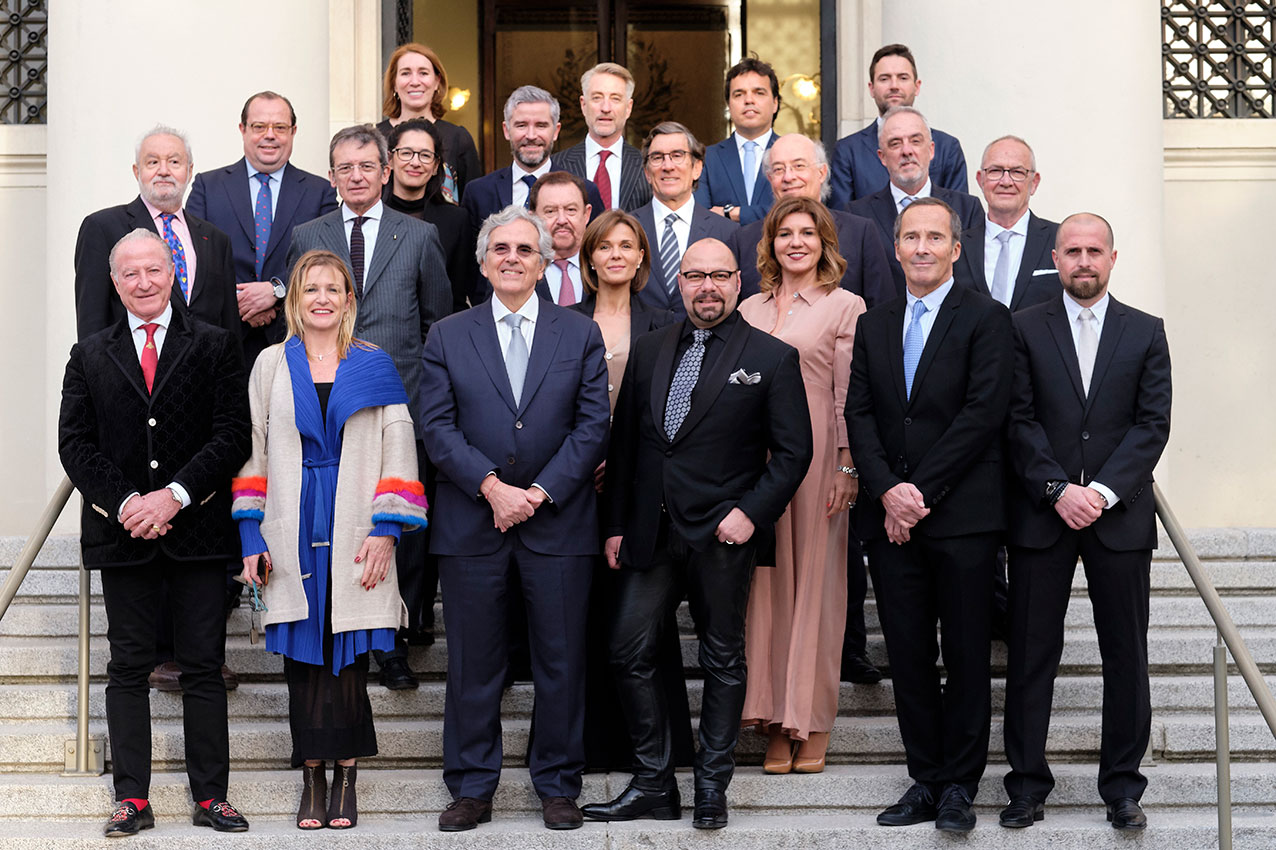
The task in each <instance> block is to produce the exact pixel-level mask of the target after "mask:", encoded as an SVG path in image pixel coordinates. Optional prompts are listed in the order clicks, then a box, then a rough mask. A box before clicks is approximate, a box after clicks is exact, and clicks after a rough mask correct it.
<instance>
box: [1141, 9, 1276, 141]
mask: <svg viewBox="0 0 1276 850" xmlns="http://www.w3.org/2000/svg"><path fill="white" fill-rule="evenodd" d="M1161 24H1162V32H1163V43H1162V46H1161V55H1162V56H1163V57H1164V67H1165V81H1164V83H1163V84H1162V86H1163V89H1164V92H1165V104H1164V109H1165V117H1166V118H1271V117H1272V114H1273V112H1274V111H1276V85H1274V84H1273V82H1272V78H1273V71H1274V69H1276V53H1274V52H1273V41H1274V40H1276V2H1272V0H1266V1H1265V2H1247V0H1216V1H1215V2H1209V0H1163V3H1162V6H1161Z"/></svg>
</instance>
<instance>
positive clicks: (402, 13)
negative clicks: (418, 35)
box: [394, 0, 412, 45]
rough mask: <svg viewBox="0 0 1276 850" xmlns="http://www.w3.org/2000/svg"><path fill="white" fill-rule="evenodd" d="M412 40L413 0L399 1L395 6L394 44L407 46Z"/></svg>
mask: <svg viewBox="0 0 1276 850" xmlns="http://www.w3.org/2000/svg"><path fill="white" fill-rule="evenodd" d="M411 40H412V0H398V2H397V3H395V4H394V43H395V44H396V45H399V44H407V43H408V42H409V41H411Z"/></svg>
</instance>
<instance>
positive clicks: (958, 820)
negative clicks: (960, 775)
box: [935, 785, 975, 832]
mask: <svg viewBox="0 0 1276 850" xmlns="http://www.w3.org/2000/svg"><path fill="white" fill-rule="evenodd" d="M974 828H975V804H974V803H973V802H972V801H971V799H970V795H969V794H967V793H966V789H965V788H962V787H961V786H960V785H948V786H946V787H945V788H944V793H943V794H941V795H940V796H939V808H938V809H936V811H935V829H942V830H943V831H944V832H970V831H971V830H972V829H974Z"/></svg>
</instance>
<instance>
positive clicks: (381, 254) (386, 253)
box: [363, 205, 404, 288]
mask: <svg viewBox="0 0 1276 850" xmlns="http://www.w3.org/2000/svg"><path fill="white" fill-rule="evenodd" d="M403 222H404V217H401V216H399V215H398V214H397V213H395V212H394V211H393V210H390V209H387V208H386V207H385V206H384V205H383V206H382V207H381V224H380V225H379V226H378V227H377V243H376V245H375V246H374V247H373V249H372V262H371V263H370V264H369V265H368V273H367V275H365V276H364V279H363V285H364V287H365V288H366V287H367V286H368V284H371V283H376V282H377V280H379V279H380V277H381V273H382V272H384V271H385V269H386V266H388V265H389V264H390V258H391V257H392V256H394V252H395V251H397V250H398V249H399V243H400V242H402V241H403Z"/></svg>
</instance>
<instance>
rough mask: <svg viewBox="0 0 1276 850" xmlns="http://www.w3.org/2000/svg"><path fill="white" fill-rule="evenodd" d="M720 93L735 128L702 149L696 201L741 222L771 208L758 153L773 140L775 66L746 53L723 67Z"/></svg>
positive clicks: (776, 110) (777, 89) (776, 89)
mask: <svg viewBox="0 0 1276 850" xmlns="http://www.w3.org/2000/svg"><path fill="white" fill-rule="evenodd" d="M725 96H726V99H727V111H728V112H730V114H731V126H733V127H735V132H733V133H732V134H731V135H730V136H727V137H726V138H725V139H723V140H722V141H720V142H718V143H717V144H716V145H714V146H713V147H711V148H709V150H707V151H706V152H705V156H704V175H703V176H702V177H701V179H700V185H699V186H697V187H696V203H698V204H700V206H702V207H707V208H708V209H709V210H711V211H712V212H716V213H717V214H718V215H721V216H725V217H727V218H729V219H731V220H732V221H735V222H739V223H740V224H742V225H743V224H748V223H750V222H753V221H759V220H760V219H762V218H763V217H764V216H766V214H767V210H769V209H771V200H772V196H771V184H770V182H769V181H768V180H767V178H766V175H765V174H764V173H763V172H762V154H763V153H764V152H765V151H766V150H767V149H768V148H770V147H771V144H772V143H773V142H774V141H775V133H774V132H772V130H771V125H772V124H773V123H774V122H775V116H776V115H778V114H779V112H780V80H779V78H778V77H776V75H775V69H774V68H772V67H771V66H770V65H768V64H767V63H766V62H763V61H762V60H761V59H758V58H757V57H754V56H748V57H745V58H744V59H741V60H740V61H739V62H737V63H736V64H735V65H733V66H732V67H731V70H729V71H727V83H726V92H725Z"/></svg>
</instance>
